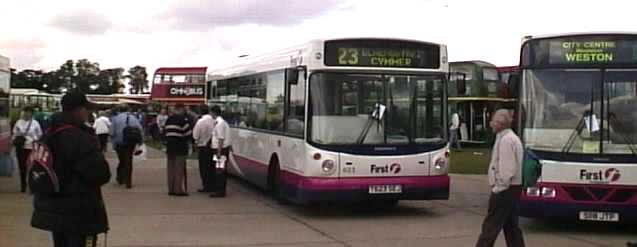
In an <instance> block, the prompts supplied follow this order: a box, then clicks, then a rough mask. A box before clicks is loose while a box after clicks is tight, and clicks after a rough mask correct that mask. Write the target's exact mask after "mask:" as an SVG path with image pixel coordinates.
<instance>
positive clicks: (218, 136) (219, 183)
mask: <svg viewBox="0 0 637 247" xmlns="http://www.w3.org/2000/svg"><path fill="white" fill-rule="evenodd" d="M210 115H212V118H213V119H214V120H215V126H214V128H213V130H212V150H213V152H212V153H213V157H215V158H213V165H214V168H213V169H212V171H213V172H214V174H213V175H212V176H210V180H211V181H210V182H209V183H210V184H212V185H213V186H214V188H213V190H214V191H213V192H212V193H210V197H225V196H226V167H225V165H226V161H227V160H228V155H229V154H230V146H231V143H232V138H231V135H230V126H228V123H227V122H226V121H225V120H224V119H223V118H222V117H221V108H220V107H219V106H213V107H212V109H211V111H210Z"/></svg>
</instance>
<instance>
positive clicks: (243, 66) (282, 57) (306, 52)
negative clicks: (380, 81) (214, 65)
mask: <svg viewBox="0 0 637 247" xmlns="http://www.w3.org/2000/svg"><path fill="white" fill-rule="evenodd" d="M357 39H368V40H393V41H408V42H419V43H424V44H430V45H437V46H440V47H441V48H442V49H441V54H444V56H445V60H443V61H441V64H445V63H446V46H445V45H443V44H439V43H433V42H427V41H421V40H412V39H399V38H369V37H356V38H335V39H314V40H310V41H308V42H305V43H303V44H300V45H295V46H291V47H287V48H284V49H280V50H278V51H274V52H269V53H265V54H261V55H257V56H250V55H247V56H242V57H240V58H238V59H237V60H235V61H234V62H231V63H230V64H231V65H230V66H229V67H225V68H219V69H217V70H212V71H211V72H209V74H208V79H212V80H214V79H219V78H225V77H230V76H239V75H245V74H254V73H260V72H265V71H272V70H278V69H284V68H290V67H295V66H297V65H307V64H308V63H311V62H312V61H311V60H312V59H314V60H320V61H321V62H320V64H321V65H322V64H323V62H322V61H323V60H322V58H321V56H323V55H325V54H321V53H318V51H323V44H324V43H325V42H326V41H337V40H357ZM442 50H444V53H443V52H442ZM313 51H317V53H316V54H312V52H313ZM293 62H297V63H298V64H292V63H293ZM356 68H357V67H349V68H347V69H356ZM442 68H444V66H441V69H442ZM368 69H369V70H375V69H376V70H377V69H378V68H368ZM383 69H386V68H383ZM396 69H399V68H396ZM404 70H407V71H410V70H411V71H413V70H414V69H404Z"/></svg>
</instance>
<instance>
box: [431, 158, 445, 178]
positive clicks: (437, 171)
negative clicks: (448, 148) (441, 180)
mask: <svg viewBox="0 0 637 247" xmlns="http://www.w3.org/2000/svg"><path fill="white" fill-rule="evenodd" d="M431 170H432V172H431V175H444V174H447V172H448V171H449V158H448V156H447V154H446V152H444V153H440V154H438V155H436V156H434V158H433V169H431Z"/></svg>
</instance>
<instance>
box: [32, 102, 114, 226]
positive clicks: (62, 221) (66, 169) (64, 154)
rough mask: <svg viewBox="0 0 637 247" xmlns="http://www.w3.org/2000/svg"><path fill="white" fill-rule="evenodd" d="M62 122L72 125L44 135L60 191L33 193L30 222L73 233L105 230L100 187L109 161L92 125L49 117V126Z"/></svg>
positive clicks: (60, 116) (61, 116) (59, 115)
mask: <svg viewBox="0 0 637 247" xmlns="http://www.w3.org/2000/svg"><path fill="white" fill-rule="evenodd" d="M64 124H70V125H73V126H75V128H71V129H66V130H64V131H61V132H59V133H56V134H55V135H52V136H49V137H47V138H48V139H47V140H48V145H49V148H50V149H51V152H52V154H53V158H54V160H53V162H54V165H53V166H54V170H55V172H56V174H57V176H58V178H59V180H60V190H61V192H60V193H55V194H35V195H34V199H33V206H34V211H33V217H32V219H31V225H32V226H33V227H35V228H38V229H42V230H47V231H53V232H64V233H74V234H99V233H104V232H107V231H108V219H107V215H106V207H105V205H104V200H103V198H102V191H101V189H100V187H101V186H102V185H104V184H106V183H108V181H109V180H110V177H111V172H110V168H109V166H108V162H107V161H106V159H105V158H104V155H103V154H102V152H100V151H99V148H98V146H99V144H98V143H99V142H98V139H97V137H96V136H95V132H94V131H93V129H92V128H90V127H89V126H87V125H85V124H83V123H77V122H73V121H72V120H71V118H70V117H68V116H66V115H64V114H62V113H56V114H55V115H53V116H52V117H51V125H50V129H51V130H53V129H56V128H58V127H60V126H62V125H64Z"/></svg>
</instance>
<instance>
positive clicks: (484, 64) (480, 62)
mask: <svg viewBox="0 0 637 247" xmlns="http://www.w3.org/2000/svg"><path fill="white" fill-rule="evenodd" d="M462 63H472V64H476V65H478V66H482V67H493V68H495V67H496V66H495V64H492V63H489V62H485V61H482V60H470V61H457V62H450V63H449V65H453V64H462Z"/></svg>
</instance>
